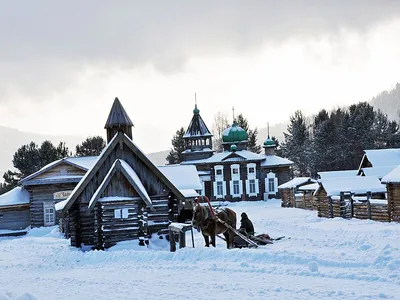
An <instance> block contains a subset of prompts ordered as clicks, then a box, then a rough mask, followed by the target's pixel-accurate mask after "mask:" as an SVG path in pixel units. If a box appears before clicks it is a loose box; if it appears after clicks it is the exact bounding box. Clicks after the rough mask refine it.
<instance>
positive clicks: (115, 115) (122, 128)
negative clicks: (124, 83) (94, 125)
mask: <svg viewBox="0 0 400 300" xmlns="http://www.w3.org/2000/svg"><path fill="white" fill-rule="evenodd" d="M132 126H133V123H132V121H131V119H130V118H129V116H128V114H127V113H126V111H125V109H124V107H123V106H122V104H121V102H120V101H119V99H118V98H115V100H114V103H113V105H112V107H111V111H110V114H109V115H108V119H107V122H106V125H105V126H104V128H105V129H106V130H107V144H108V143H109V142H110V141H111V140H112V138H113V137H114V136H115V135H116V134H117V133H118V132H123V133H125V134H126V135H127V136H128V137H129V138H130V139H132Z"/></svg>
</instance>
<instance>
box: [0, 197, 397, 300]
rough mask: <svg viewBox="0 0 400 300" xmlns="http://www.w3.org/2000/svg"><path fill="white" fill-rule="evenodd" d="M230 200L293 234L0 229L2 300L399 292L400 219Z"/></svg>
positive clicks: (266, 225) (260, 223)
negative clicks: (211, 243)
mask: <svg viewBox="0 0 400 300" xmlns="http://www.w3.org/2000/svg"><path fill="white" fill-rule="evenodd" d="M230 207H231V208H233V209H234V210H235V211H236V212H237V213H238V219H240V213H241V212H243V211H245V212H247V214H248V215H249V217H250V218H251V219H252V220H253V222H254V226H255V228H256V231H257V232H259V233H269V234H270V235H271V236H272V237H278V236H286V237H290V239H284V240H281V241H279V242H276V243H275V244H273V245H268V246H263V247H260V248H258V249H234V250H227V249H226V248H225V245H224V242H223V241H222V240H217V243H218V245H217V247H216V248H204V247H203V239H202V237H201V235H200V234H198V233H197V232H196V233H195V245H196V248H195V249H193V248H190V247H188V248H185V249H180V250H178V251H177V252H175V253H170V252H168V244H167V242H166V241H165V240H157V239H155V240H153V241H152V243H151V246H150V249H147V248H142V247H141V248H138V247H136V246H132V245H133V244H132V243H122V244H121V245H117V246H116V247H113V248H112V249H110V250H108V251H89V252H81V251H80V250H78V249H74V248H71V247H70V246H69V243H68V241H67V240H64V239H62V238H61V237H60V235H59V233H58V232H57V229H56V228H55V227H53V228H50V229H49V228H39V229H34V230H31V231H30V232H29V234H28V235H26V236H23V237H15V238H10V237H7V238H0V299H1V300H4V299H7V300H8V299H25V300H27V299H186V298H187V299H307V300H309V299H346V300H348V299H379V298H387V299H400V224H398V223H397V224H394V223H391V224H386V223H378V222H374V221H368V220H356V219H353V220H343V219H339V218H336V219H320V218H318V217H317V216H316V212H315V211H306V210H301V209H291V208H281V207H280V206H279V202H278V201H276V200H275V201H274V200H272V201H268V202H250V203H249V202H247V203H246V202H245V203H236V204H231V205H230ZM238 226H239V224H238ZM187 243H188V244H189V245H190V244H191V242H190V237H189V233H187Z"/></svg>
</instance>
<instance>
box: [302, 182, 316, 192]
mask: <svg viewBox="0 0 400 300" xmlns="http://www.w3.org/2000/svg"><path fill="white" fill-rule="evenodd" d="M318 188H319V183H318V182H316V183H311V184H306V185H303V186H301V187H299V188H298V189H299V191H316V190H317V189H318Z"/></svg>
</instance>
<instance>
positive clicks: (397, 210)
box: [387, 183, 400, 222]
mask: <svg viewBox="0 0 400 300" xmlns="http://www.w3.org/2000/svg"><path fill="white" fill-rule="evenodd" d="M387 194H388V210H389V219H390V220H391V221H394V222H400V183H388V184H387Z"/></svg>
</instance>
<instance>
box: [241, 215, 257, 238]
mask: <svg viewBox="0 0 400 300" xmlns="http://www.w3.org/2000/svg"><path fill="white" fill-rule="evenodd" d="M241 217H242V219H241V220H240V229H239V230H240V231H242V232H243V231H245V232H246V233H247V234H250V235H254V226H253V223H252V222H251V221H250V219H249V217H248V216H247V214H246V213H245V212H243V213H242V214H241Z"/></svg>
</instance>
